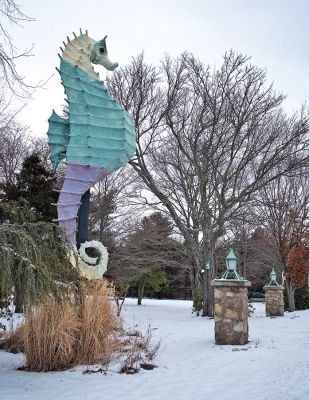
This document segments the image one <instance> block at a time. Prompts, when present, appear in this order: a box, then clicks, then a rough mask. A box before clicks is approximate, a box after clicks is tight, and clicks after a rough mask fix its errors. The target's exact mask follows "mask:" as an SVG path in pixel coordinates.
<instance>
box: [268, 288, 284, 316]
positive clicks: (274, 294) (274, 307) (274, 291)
mask: <svg viewBox="0 0 309 400" xmlns="http://www.w3.org/2000/svg"><path fill="white" fill-rule="evenodd" d="M263 289H264V291H265V308H266V317H283V315H284V299H283V291H284V287H283V286H272V285H266V286H264V288H263Z"/></svg>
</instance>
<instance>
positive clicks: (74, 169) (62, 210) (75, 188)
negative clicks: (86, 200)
mask: <svg viewBox="0 0 309 400" xmlns="http://www.w3.org/2000/svg"><path fill="white" fill-rule="evenodd" d="M107 175H108V173H107V172H106V171H105V170H104V168H99V167H92V166H90V165H84V164H75V163H70V162H68V163H67V170H66V174H65V178H64V182H63V186H62V189H61V190H60V194H59V198H58V203H57V211H58V220H57V221H58V222H59V225H60V226H61V227H62V228H63V229H64V230H65V232H66V233H67V236H68V238H69V240H70V242H71V243H72V244H73V245H75V242H76V218H77V213H78V209H79V207H80V204H81V198H82V195H83V194H84V193H86V192H87V190H88V189H90V188H91V187H92V186H93V185H94V184H95V183H96V182H98V181H100V180H102V179H103V178H104V177H105V176H107Z"/></svg>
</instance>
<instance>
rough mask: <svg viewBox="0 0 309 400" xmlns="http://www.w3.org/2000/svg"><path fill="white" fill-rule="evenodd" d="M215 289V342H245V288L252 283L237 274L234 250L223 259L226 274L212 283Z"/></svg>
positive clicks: (240, 343)
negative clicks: (224, 260)
mask: <svg viewBox="0 0 309 400" xmlns="http://www.w3.org/2000/svg"><path fill="white" fill-rule="evenodd" d="M211 285H212V286H213V288H214V318H215V342H216V344H220V345H226V344H230V345H243V344H246V343H247V342H248V334H249V328H248V287H250V286H251V282H250V281H248V280H246V279H245V278H242V277H241V276H240V275H239V273H238V272H237V258H236V256H235V254H234V251H233V249H230V251H229V253H228V255H227V257H226V271H225V273H224V274H223V276H222V278H221V279H214V280H213V281H212V282H211Z"/></svg>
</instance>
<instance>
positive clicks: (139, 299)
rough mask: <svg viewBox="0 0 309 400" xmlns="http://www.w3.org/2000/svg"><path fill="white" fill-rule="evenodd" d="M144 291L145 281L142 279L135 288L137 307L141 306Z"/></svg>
mask: <svg viewBox="0 0 309 400" xmlns="http://www.w3.org/2000/svg"><path fill="white" fill-rule="evenodd" d="M144 289H145V279H142V281H141V282H140V283H139V284H138V286H137V305H138V306H141V305H142V300H143V297H144Z"/></svg>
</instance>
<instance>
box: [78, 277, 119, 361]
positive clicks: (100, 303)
mask: <svg viewBox="0 0 309 400" xmlns="http://www.w3.org/2000/svg"><path fill="white" fill-rule="evenodd" d="M110 297H111V291H110V288H109V287H108V285H107V283H106V281H101V282H96V283H95V286H94V287H92V288H91V289H88V290H87V289H86V290H85V292H84V294H83V302H82V306H81V330H80V339H79V360H78V361H79V363H81V364H93V363H94V362H96V361H102V360H105V359H106V357H107V358H108V356H109V354H110V353H111V352H112V350H113V342H114V337H115V334H116V332H117V330H118V327H119V324H120V320H119V318H118V317H117V315H116V314H115V310H114V308H113V306H112V304H111V301H110Z"/></svg>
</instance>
